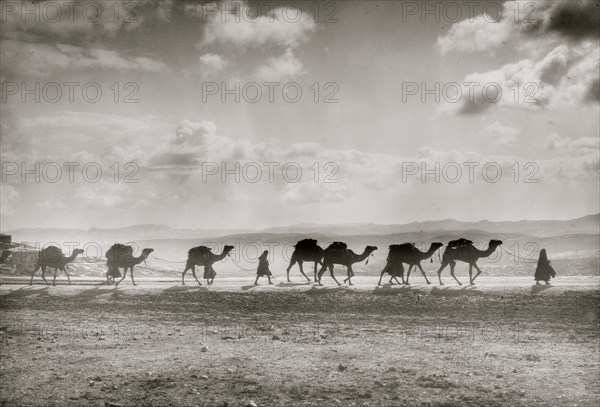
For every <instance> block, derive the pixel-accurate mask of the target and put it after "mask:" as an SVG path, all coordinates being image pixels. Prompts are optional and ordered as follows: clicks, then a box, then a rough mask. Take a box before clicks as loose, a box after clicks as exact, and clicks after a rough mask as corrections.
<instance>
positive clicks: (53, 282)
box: [52, 267, 58, 286]
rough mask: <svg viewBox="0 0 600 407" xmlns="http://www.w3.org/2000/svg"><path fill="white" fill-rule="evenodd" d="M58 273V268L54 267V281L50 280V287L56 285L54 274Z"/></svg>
mask: <svg viewBox="0 0 600 407" xmlns="http://www.w3.org/2000/svg"><path fill="white" fill-rule="evenodd" d="M57 272H58V267H54V279H53V280H52V285H53V286H55V285H56V273H57Z"/></svg>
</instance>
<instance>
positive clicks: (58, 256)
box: [29, 246, 84, 286]
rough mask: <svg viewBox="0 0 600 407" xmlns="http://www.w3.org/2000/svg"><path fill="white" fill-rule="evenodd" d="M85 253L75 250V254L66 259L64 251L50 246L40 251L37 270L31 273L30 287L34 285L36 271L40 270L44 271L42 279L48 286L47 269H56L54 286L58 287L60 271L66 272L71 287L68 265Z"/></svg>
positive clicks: (81, 250)
mask: <svg viewBox="0 0 600 407" xmlns="http://www.w3.org/2000/svg"><path fill="white" fill-rule="evenodd" d="M83 252H84V250H83V249H74V250H73V253H71V255H70V256H69V257H65V255H64V254H63V252H62V250H60V249H59V248H58V247H56V246H48V247H46V248H44V249H42V250H41V251H40V254H39V257H38V260H37V262H36V263H35V269H34V270H33V273H31V279H30V280H29V285H32V283H33V276H34V275H35V273H36V271H38V270H39V269H40V268H41V269H42V279H43V280H44V283H46V285H48V282H47V281H46V267H52V268H53V269H54V280H53V281H52V285H53V286H55V285H56V273H57V271H58V270H61V271H64V272H65V274H66V275H67V279H68V280H69V285H71V276H69V272H68V271H67V268H66V266H67V264H69V263H71V262H72V261H73V260H75V258H77V256H79V255H80V254H82V253H83Z"/></svg>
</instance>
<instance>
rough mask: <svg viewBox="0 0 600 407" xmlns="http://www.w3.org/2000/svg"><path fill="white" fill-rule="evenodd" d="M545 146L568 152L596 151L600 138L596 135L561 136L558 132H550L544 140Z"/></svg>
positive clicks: (599, 144) (599, 146)
mask: <svg viewBox="0 0 600 407" xmlns="http://www.w3.org/2000/svg"><path fill="white" fill-rule="evenodd" d="M546 148H548V149H550V150H557V151H566V152H569V153H572V152H575V153H578V154H580V153H583V152H586V151H593V152H598V150H599V149H600V138H598V137H580V138H577V139H574V138H572V137H562V136H560V135H559V134H556V133H555V134H551V135H550V136H548V139H547V140H546Z"/></svg>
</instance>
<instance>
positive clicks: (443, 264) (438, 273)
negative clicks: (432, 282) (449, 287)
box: [437, 260, 448, 285]
mask: <svg viewBox="0 0 600 407" xmlns="http://www.w3.org/2000/svg"><path fill="white" fill-rule="evenodd" d="M447 265H448V262H446V261H444V260H442V265H441V266H440V268H439V270H438V271H437V275H438V279H439V280H440V285H444V283H442V270H444V269H445V268H446V266H447Z"/></svg>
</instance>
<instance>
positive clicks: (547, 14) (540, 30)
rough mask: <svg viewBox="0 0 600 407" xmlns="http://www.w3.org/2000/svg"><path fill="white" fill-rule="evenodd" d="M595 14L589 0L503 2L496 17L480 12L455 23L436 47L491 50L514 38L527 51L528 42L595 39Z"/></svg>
mask: <svg viewBox="0 0 600 407" xmlns="http://www.w3.org/2000/svg"><path fill="white" fill-rule="evenodd" d="M599 17H600V15H599V9H598V4H597V2H596V1H593V0H581V1H572V0H555V1H546V0H537V1H535V0H517V1H505V2H504V3H503V4H502V10H501V13H500V14H499V16H496V18H493V17H491V16H489V15H481V16H477V17H475V18H473V19H465V20H462V21H460V22H458V23H455V24H453V25H452V26H451V27H450V29H449V30H448V32H447V33H446V34H444V35H442V36H440V37H439V38H438V40H437V43H436V46H437V48H438V50H439V51H440V53H441V54H442V55H444V54H447V53H449V52H450V51H458V52H482V51H488V52H490V53H493V52H494V50H495V49H497V48H499V47H503V46H505V45H506V44H507V42H509V41H515V42H516V43H517V48H518V49H522V50H531V49H532V47H531V46H529V45H530V44H531V43H532V42H533V43H534V44H542V43H545V42H547V40H548V39H550V42H552V41H556V40H559V38H562V39H563V40H564V39H569V40H575V41H582V40H585V39H592V40H597V38H598V18H599ZM523 43H524V44H523Z"/></svg>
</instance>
